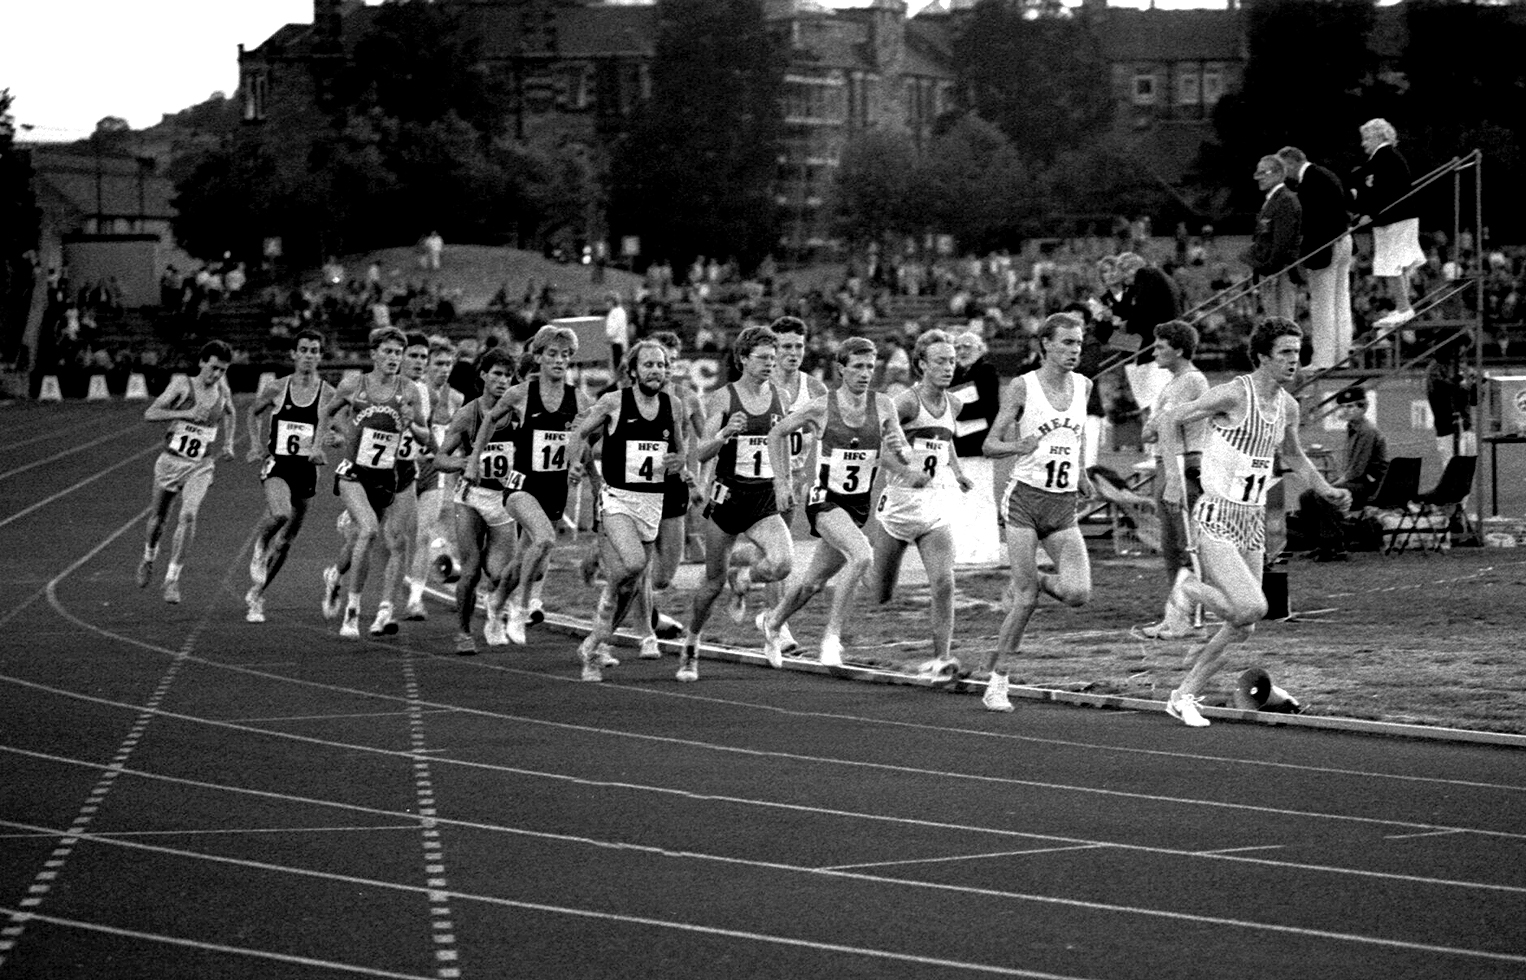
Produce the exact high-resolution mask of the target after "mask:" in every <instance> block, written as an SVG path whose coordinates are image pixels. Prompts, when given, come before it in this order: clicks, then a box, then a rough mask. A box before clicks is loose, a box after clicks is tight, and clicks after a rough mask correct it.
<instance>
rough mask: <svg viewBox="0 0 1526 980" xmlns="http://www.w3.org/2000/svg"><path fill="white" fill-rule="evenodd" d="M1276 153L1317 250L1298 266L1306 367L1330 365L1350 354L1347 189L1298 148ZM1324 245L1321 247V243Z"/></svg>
mask: <svg viewBox="0 0 1526 980" xmlns="http://www.w3.org/2000/svg"><path fill="white" fill-rule="evenodd" d="M1277 157H1278V159H1280V160H1281V161H1282V163H1283V166H1285V167H1286V168H1287V180H1286V183H1287V185H1288V186H1289V187H1291V188H1293V189H1294V190H1295V191H1296V192H1297V194H1298V203H1299V205H1300V206H1301V207H1302V208H1303V245H1302V246H1300V247H1301V248H1311V247H1318V248H1319V251H1317V252H1314V253H1312V254H1310V255H1308V256H1305V258H1304V260H1303V262H1302V267H1303V271H1304V278H1305V279H1306V280H1307V281H1308V283H1309V326H1310V330H1309V332H1310V333H1311V334H1312V335H1313V339H1314V358H1313V360H1312V361H1311V362H1310V365H1309V366H1310V367H1314V368H1328V367H1334V366H1335V365H1336V364H1339V363H1340V362H1341V361H1344V360H1345V359H1346V356H1347V355H1348V354H1349V353H1350V352H1351V335H1352V332H1353V329H1352V323H1351V230H1350V229H1351V222H1350V217H1349V215H1347V213H1346V190H1345V188H1344V187H1342V186H1341V179H1340V178H1339V177H1337V176H1335V174H1334V173H1332V172H1331V171H1330V170H1329V169H1328V168H1326V167H1321V166H1320V165H1318V164H1316V163H1310V162H1309V158H1308V157H1307V156H1305V155H1304V152H1303V151H1302V150H1300V149H1299V148H1298V147H1296V146H1284V147H1283V148H1282V149H1280V150H1278V151H1277ZM1320 246H1323V247H1320Z"/></svg>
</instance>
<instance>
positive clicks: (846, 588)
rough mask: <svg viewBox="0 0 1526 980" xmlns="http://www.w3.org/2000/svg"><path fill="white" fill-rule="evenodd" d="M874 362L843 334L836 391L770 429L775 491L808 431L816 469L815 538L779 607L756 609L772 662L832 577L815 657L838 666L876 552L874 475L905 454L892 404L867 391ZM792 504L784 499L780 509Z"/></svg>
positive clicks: (867, 344) (809, 508) (810, 503)
mask: <svg viewBox="0 0 1526 980" xmlns="http://www.w3.org/2000/svg"><path fill="white" fill-rule="evenodd" d="M876 360H877V353H876V349H875V346H874V342H873V341H872V340H866V339H865V338H863V337H849V338H848V339H847V340H845V341H843V342H842V344H841V345H840V346H839V347H838V348H837V370H838V374H839V376H840V377H841V379H842V380H841V384H840V385H839V386H838V388H837V390H835V391H832V392H828V393H826V394H824V395H822V396H820V397H819V398H813V399H811V400H810V401H808V402H806V403H805V404H804V405H803V406H801V407H799V408H797V409H795V410H794V411H792V412H790V413H789V415H787V416H785V418H784V421H782V422H780V423H779V424H778V425H776V426H774V428H773V430H772V431H771V432H769V434H768V438H769V442H768V446H769V453H770V455H771V458H772V459H773V464H774V487H775V490H776V492H779V493H785V494H788V495H790V496H791V497H793V494H794V492H795V485H796V484H795V481H794V478H793V477H792V475H790V473H789V471H788V468H787V465H786V463H787V461H788V459H789V450H790V443H791V441H792V437H793V436H795V435H798V434H800V433H801V432H804V431H806V430H812V431H813V434H814V435H815V438H814V439H813V440H812V441H813V443H815V444H816V447H817V452H816V459H817V465H816V474H815V479H814V480H812V481H811V484H810V489H809V490H808V491H807V492H806V496H805V501H804V503H805V515H806V521H807V523H808V524H809V525H810V529H811V534H812V535H813V536H814V537H818V538H820V539H821V545H820V546H819V547H817V548H816V551H815V554H814V555H813V556H812V558H811V563H810V566H809V567H808V568H807V569H806V571H805V574H804V576H803V577H801V578H800V579H799V580H798V581H796V582H794V583H793V584H791V585H790V586H789V588H788V589H786V590H785V593H784V598H783V599H782V600H781V601H780V603H779V604H778V606H776V607H774V608H772V609H765V610H763V611H762V612H760V613H759V614H758V618H757V625H758V629H759V630H761V631H762V633H763V644H764V653H765V654H766V655H767V656H768V658H769V659H770V660H774V659H777V658H778V657H780V656H782V655H783V653H784V652H785V650H784V638H783V636H782V633H783V630H784V627H785V625H786V624H787V623H788V622H789V618H790V616H792V615H794V614H795V613H796V612H798V611H799V610H800V609H802V608H804V606H805V604H806V603H807V602H809V601H810V600H811V598H812V597H813V596H815V595H816V594H817V593H818V592H820V591H821V590H822V589H824V588H825V587H826V584H827V582H829V581H831V580H832V577H833V576H838V578H837V589H836V591H835V592H834V594H833V596H832V608H831V610H830V612H829V613H828V614H827V622H826V628H825V630H824V631H823V632H822V635H821V652H820V657H821V662H822V663H823V664H826V665H827V666H829V667H832V666H840V665H841V664H842V627H843V622H844V620H845V619H846V617H847V611H848V609H849V608H851V607H852V604H853V597H854V595H855V593H856V592H857V589H858V584H859V581H860V580H861V579H862V578H863V577H864V574H865V573H866V572H867V571H868V570H869V565H870V563H871V562H872V561H873V560H874V550H873V548H871V547H870V545H869V539H868V538H867V537H865V535H864V531H863V527H864V525H865V524H866V523H867V522H868V520H869V506H870V495H871V488H872V487H873V485H874V476H875V473H876V472H877V471H878V469H879V467H880V465H881V463H882V461H885V462H888V465H890V466H901V467H902V468H904V467H905V465H906V460H908V459H910V454H909V453H907V452H906V437H905V435H904V434H903V433H902V432H901V424H900V420H899V419H898V418H897V415H896V408H895V403H894V402H893V401H891V399H890V397H889V396H888V395H882V394H880V393H879V392H871V391H870V390H869V383H870V381H872V380H873V379H874V368H875V363H876ZM903 453H904V454H905V456H904V458H903V456H902V454H903ZM891 460H893V461H891ZM793 503H794V500H793V499H791V500H789V501H788V503H787V504H786V509H787V508H788V506H789V505H790V504H793ZM839 573H841V574H840V575H839Z"/></svg>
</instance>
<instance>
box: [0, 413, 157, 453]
mask: <svg viewBox="0 0 1526 980" xmlns="http://www.w3.org/2000/svg"><path fill="white" fill-rule="evenodd" d="M138 418H142V415H139V416H138ZM135 428H136V427H135ZM79 430H80V422H78V421H76V422H72V423H70V424H69V425H66V426H64V427H63V428H61V429H54V430H53V431H51V432H44V433H42V434H41V435H35V436H32V437H31V438H30V439H22V440H21V441H20V442H12V443H9V444H7V445H4V446H0V456H6V455H9V454H10V452H11V451H12V450H14V449H21V448H22V447H24V446H30V445H31V444H32V443H34V442H42V441H44V440H47V439H53V438H56V437H58V436H71V437H72V436H77V435H79Z"/></svg>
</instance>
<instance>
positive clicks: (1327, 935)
mask: <svg viewBox="0 0 1526 980" xmlns="http://www.w3.org/2000/svg"><path fill="white" fill-rule="evenodd" d="M7 825H8V826H15V827H19V828H24V829H28V830H39V831H41V830H46V829H47V828H44V827H35V826H31V825H26V824H17V823H13V822H12V821H9V820H0V826H7ZM548 836H549V835H548ZM80 839H81V840H82V841H86V842H88V843H100V844H105V845H107V846H109V847H122V848H129V849H132V850H137V851H146V852H149V853H153V854H162V855H167V856H170V857H179V858H185V859H189V860H191V861H206V862H210V863H213V864H225V865H231V866H234V867H243V868H252V869H254V870H258V871H265V872H270V873H275V874H281V875H297V876H302V877H310V878H317V879H319V880H323V881H337V882H342V883H346V884H353V885H360V886H363V887H367V888H377V889H388V890H392V891H400V892H414V893H419V892H424V893H427V892H429V891H430V889H428V888H421V887H419V886H417V885H406V884H402V883H400V882H395V881H382V880H378V879H374V878H362V877H359V876H356V875H347V874H340V873H337V872H332V871H318V870H315V869H312V868H301V867H295V866H291V865H282V864H273V863H270V862H266V861H255V860H251V859H248V858H234V857H227V856H224V855H221V854H205V853H202V852H199V851H187V850H182V849H180V848H173V847H162V846H159V845H155V844H145V843H142V842H139V841H129V840H111V839H106V838H97V837H94V836H92V835H90V834H83V835H81V837H80ZM605 846H615V847H618V848H619V849H621V850H625V851H639V852H643V853H651V854H659V855H662V856H665V857H684V858H698V859H701V860H713V861H721V862H725V863H728V864H735V865H743V866H747V867H753V868H762V869H768V870H775V871H784V872H791V873H796V874H804V875H810V876H819V877H823V878H831V879H843V880H847V881H855V882H866V883H869V884H874V885H895V886H900V887H907V888H916V889H925V890H928V891H935V892H942V893H950V894H962V895H974V896H979V897H982V898H999V899H1006V900H1009V901H1018V902H1031V903H1034V904H1039V905H1049V906H1057V907H1060V908H1069V909H1083V910H1086V911H1089V912H1105V913H1109V914H1124V915H1138V916H1145V917H1151V918H1159V919H1165V920H1168V921H1173V922H1188V923H1192V924H1193V925H1210V926H1228V927H1233V928H1238V929H1245V930H1248V931H1253V932H1268V933H1273V934H1277V935H1288V936H1300V937H1304V938H1312V939H1323V940H1329V941H1332V942H1346V943H1354V944H1358V945H1363V946H1374V947H1379V948H1384V949H1402V950H1408V951H1412V952H1420V953H1429V954H1433V955H1445V956H1457V957H1464V958H1468V959H1478V960H1488V961H1493V962H1500V963H1519V964H1526V956H1523V955H1519V954H1516V953H1502V952H1497V951H1494V950H1484V949H1469V948H1467V947H1461V946H1442V945H1438V944H1433V943H1420V942H1413V941H1410V940H1404V939H1389V938H1385V937H1382V936H1366V935H1361V934H1359V933H1348V932H1336V931H1334V930H1330V929H1312V928H1309V927H1306V926H1289V925H1279V924H1276V923H1270V922H1256V921H1254V920H1250V919H1235V918H1230V917H1228V916H1217V915H1201V914H1198V913H1194V912H1175V911H1170V910H1166V909H1151V908H1142V907H1139V906H1132V905H1119V904H1115V903H1112V902H1094V901H1089V900H1086V899H1075V898H1060V897H1057V896H1054V895H1036V894H1030V893H1025V892H1013V891H1003V890H1001V889H995V888H975V887H971V886H968V885H949V884H942V883H939V882H930V881H916V880H908V879H903V878H887V877H883V876H880V875H871V874H863V873H861V872H851V871H822V870H818V869H815V868H806V867H800V866H799V865H791V864H778V863H774V862H768V861H749V860H744V859H740V858H718V857H715V856H713V855H707V854H695V853H692V852H688V851H670V850H667V849H664V848H654V847H642V846H638V845H630V844H617V845H608V844H606V845H605ZM446 894H447V895H449V896H450V897H452V898H458V899H460V900H462V901H463V902H476V903H481V904H485V905H490V906H499V907H504V908H519V909H530V910H534V911H539V912H549V913H555V914H561V915H573V916H584V917H588V918H596V919H604V920H607V921H618V922H631V923H637V924H641V925H650V926H659V927H666V928H675V929H681V930H684V931H692V932H701V933H707V934H710V935H724V936H729V937H732V938H737V939H749V940H755V941H759V942H765V943H776V944H784V945H792V946H803V947H806V948H811V949H825V950H834V951H838V952H848V953H856V954H859V955H868V956H877V957H883V958H887V959H893V960H900V961H903V962H916V963H936V964H938V965H942V966H951V967H958V968H963V969H975V970H984V971H991V972H995V971H1005V972H1007V974H1008V975H1012V976H1025V977H1026V976H1051V975H1050V974H1035V973H1032V972H1031V971H1020V972H1016V973H1012V972H1011V971H1010V969H1009V968H1003V967H998V966H994V965H987V964H977V963H963V962H960V961H957V960H934V959H930V958H927V957H921V956H911V955H908V954H904V953H895V952H891V951H888V950H877V949H867V948H862V947H852V946H836V945H835V944H828V943H818V942H815V941H812V940H802V939H794V938H791V937H787V936H779V935H774V934H769V933H756V932H743V931H740V930H732V929H718V928H716V927H713V926H704V925H699V924H697V923H688V922H675V921H673V920H669V919H654V918H649V917H646V916H633V915H626V914H623V913H614V912H600V911H594V910H590V909H580V908H570V907H567V906H558V905H547V904H543V903H539V902H524V901H518V900H515V899H509V898H500V897H498V896H496V895H485V894H480V893H475V892H462V891H458V890H454V889H447V890H446ZM0 911H3V910H0Z"/></svg>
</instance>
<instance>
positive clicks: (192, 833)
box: [0, 823, 419, 840]
mask: <svg viewBox="0 0 1526 980" xmlns="http://www.w3.org/2000/svg"><path fill="white" fill-rule="evenodd" d="M418 829H419V825H418V824H417V823H400V824H391V825H384V824H355V825H353V826H349V827H218V828H214V829H211V830H98V831H96V836H97V837H206V836H211V837H223V836H227V837H238V836H241V835H243V834H338V833H348V832H352V831H367V830H418ZM45 836H48V835H44V834H0V840H26V839H28V838H36V837H45Z"/></svg>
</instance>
